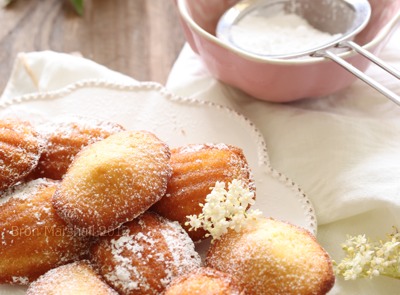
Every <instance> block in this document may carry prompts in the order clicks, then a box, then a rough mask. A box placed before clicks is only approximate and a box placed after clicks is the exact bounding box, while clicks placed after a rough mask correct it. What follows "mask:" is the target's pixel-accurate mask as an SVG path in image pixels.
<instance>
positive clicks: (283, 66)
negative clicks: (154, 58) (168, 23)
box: [175, 0, 400, 102]
mask: <svg viewBox="0 0 400 295" xmlns="http://www.w3.org/2000/svg"><path fill="white" fill-rule="evenodd" d="M175 2H176V4H177V7H178V11H179V15H180V18H181V21H182V25H183V28H184V32H185V35H186V38H187V41H188V42H189V44H190V46H191V47H192V49H193V50H194V51H195V52H196V53H197V54H198V55H199V56H200V57H201V58H202V60H203V62H204V64H205V65H206V66H207V68H208V70H209V71H210V72H211V74H212V75H213V76H214V77H215V78H217V79H219V80H220V81H222V82H225V83H226V84H229V85H231V86H234V87H236V88H239V89H241V90H242V91H244V92H246V93H248V94H250V95H252V96H254V97H256V98H258V99H262V100H267V101H273V102H288V101H294V100H298V99H302V98H314V97H321V96H324V95H328V94H331V93H334V92H336V91H338V90H341V89H343V88H345V87H347V86H349V85H350V84H351V83H352V82H354V81H355V80H356V79H357V78H356V77H355V76H353V75H352V74H350V73H349V72H347V71H346V70H344V69H343V68H342V67H340V66H339V65H337V64H336V63H334V62H332V61H329V60H326V59H323V58H308V59H292V60H279V59H267V58H261V57H258V56H256V55H253V54H250V53H246V52H244V51H242V50H240V49H237V48H233V47H230V46H228V45H226V44H224V43H223V42H221V41H220V40H219V39H218V38H216V37H215V28H216V25H217V22H218V20H219V18H220V17H221V15H222V14H223V13H224V12H225V11H226V10H227V9H228V8H229V7H231V6H232V5H233V4H235V3H236V2H238V0H175ZM370 4H371V6H372V17H371V20H370V22H369V24H368V26H367V27H366V28H365V29H364V30H363V31H362V32H361V33H359V34H358V35H357V36H356V38H355V42H357V43H358V44H360V45H362V47H363V48H365V49H367V50H369V51H371V52H372V53H374V54H375V55H377V54H379V52H380V51H381V49H382V48H383V46H384V45H385V44H386V42H387V41H388V39H389V37H390V35H391V32H393V31H394V28H395V27H396V25H397V24H398V23H399V21H400V0H370ZM339 56H341V57H342V58H344V59H346V60H347V61H348V62H350V63H351V64H353V65H354V66H356V67H357V68H358V69H360V70H361V71H365V70H366V69H367V67H368V65H369V63H370V62H369V61H368V60H367V59H365V58H364V57H362V56H360V55H358V54H356V53H354V52H345V53H343V54H340V55H339Z"/></svg>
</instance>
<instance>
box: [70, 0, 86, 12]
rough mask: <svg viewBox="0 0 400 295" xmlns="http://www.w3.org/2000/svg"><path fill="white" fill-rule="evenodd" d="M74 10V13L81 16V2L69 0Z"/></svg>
mask: <svg viewBox="0 0 400 295" xmlns="http://www.w3.org/2000/svg"><path fill="white" fill-rule="evenodd" d="M70 1H71V3H72V5H73V6H74V8H75V11H76V13H78V14H79V15H83V0H70Z"/></svg>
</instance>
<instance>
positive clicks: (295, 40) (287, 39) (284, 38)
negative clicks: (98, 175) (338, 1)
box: [232, 13, 341, 55]
mask: <svg viewBox="0 0 400 295" xmlns="http://www.w3.org/2000/svg"><path fill="white" fill-rule="evenodd" d="M340 36H341V34H334V35H332V34H329V33H326V32H322V31H319V30H317V29H315V28H314V27H312V26H311V25H310V24H309V23H308V22H307V21H306V20H305V19H303V18H302V17H300V16H299V15H296V14H293V13H290V14H286V13H281V14H277V15H275V16H272V17H268V18H266V17H262V16H258V15H257V14H254V13H253V14H249V15H247V16H246V17H244V18H243V19H242V20H241V21H239V23H238V24H236V25H235V26H233V28H232V40H233V42H234V43H235V44H236V45H237V46H239V47H241V48H242V49H245V50H247V51H249V52H253V53H256V54H262V55H283V54H293V53H297V52H301V51H306V50H310V49H312V48H315V47H317V46H321V45H323V44H326V43H328V42H330V41H332V40H333V39H337V38H338V37H340Z"/></svg>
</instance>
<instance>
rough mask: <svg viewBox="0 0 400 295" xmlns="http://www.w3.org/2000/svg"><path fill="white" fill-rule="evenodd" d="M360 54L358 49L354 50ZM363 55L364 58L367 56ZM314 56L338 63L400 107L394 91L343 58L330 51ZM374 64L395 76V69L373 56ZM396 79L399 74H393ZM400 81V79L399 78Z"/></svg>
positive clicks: (399, 100) (319, 52)
mask: <svg viewBox="0 0 400 295" xmlns="http://www.w3.org/2000/svg"><path fill="white" fill-rule="evenodd" d="M361 49H362V48H361ZM354 50H356V51H357V52H358V50H357V49H354ZM362 51H363V53H365V52H364V51H365V50H364V49H362ZM363 53H362V55H363V56H365V55H364V54H363ZM368 55H372V54H371V53H369V52H368ZM312 56H315V57H325V58H328V59H330V60H332V61H334V62H336V63H337V64H338V65H340V66H342V67H343V68H344V69H346V70H347V71H349V72H350V73H352V74H353V75H355V76H356V77H357V78H359V79H360V80H362V81H364V82H365V83H367V84H368V85H369V86H371V87H373V88H374V89H376V90H377V91H378V92H380V93H381V94H383V95H384V96H386V97H387V98H389V99H390V100H391V101H393V102H394V103H396V104H397V105H399V106H400V96H398V95H397V94H396V93H394V92H393V91H391V90H390V89H388V88H386V87H385V86H383V85H382V84H380V83H378V82H377V81H375V80H374V79H372V78H371V77H369V76H367V75H366V74H364V73H363V72H362V71H360V70H359V69H357V68H356V67H354V66H353V65H351V64H350V63H348V62H347V61H345V60H344V59H343V58H341V57H339V56H337V55H336V54H335V53H333V52H332V51H329V50H325V51H318V52H316V53H314V54H312ZM365 57H366V58H368V59H370V58H369V56H368V57H367V56H365ZM370 60H371V61H372V62H374V63H375V64H377V65H379V66H381V64H383V65H384V67H382V68H384V69H385V70H387V68H389V69H390V71H388V72H389V73H390V74H393V73H392V72H391V71H392V70H394V69H393V68H391V67H390V66H388V65H386V64H385V63H384V62H383V61H382V60H380V59H378V58H377V57H376V56H373V59H370ZM395 72H397V71H395ZM393 75H394V76H395V77H397V78H399V77H400V75H399V74H398V73H397V75H399V76H397V75H396V74H393ZM399 79H400V78H399Z"/></svg>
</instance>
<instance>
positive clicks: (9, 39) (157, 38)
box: [0, 0, 184, 93]
mask: <svg viewBox="0 0 400 295" xmlns="http://www.w3.org/2000/svg"><path fill="white" fill-rule="evenodd" d="M0 22H1V24H0V93H1V92H2V91H3V89H4V87H5V84H6V82H7V80H8V78H9V75H10V73H11V69H12V64H13V61H14V59H15V57H16V55H17V53H18V52H29V51H41V50H54V51H57V52H67V53H69V52H80V53H81V54H82V55H83V56H84V57H86V58H89V59H92V60H93V61H95V62H97V63H100V64H103V65H105V66H106V67H108V68H111V69H113V70H116V71H119V72H121V73H124V74H126V75H129V76H131V77H133V78H135V79H137V80H139V81H156V82H159V83H162V84H164V83H165V82H166V79H167V77H168V73H169V71H170V69H171V67H172V65H173V63H174V61H175V59H176V57H177V56H178V54H179V51H180V50H181V48H182V46H183V44H184V35H183V31H182V29H181V27H180V24H179V20H178V17H177V11H176V8H175V7H174V4H173V0H114V1H110V0H85V11H84V15H83V16H78V15H77V14H76V13H75V11H74V10H73V8H72V6H71V5H70V3H69V1H66V0H62V1H61V0H40V1H39V0H15V1H14V2H12V4H11V5H9V6H7V7H6V8H3V9H0Z"/></svg>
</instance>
